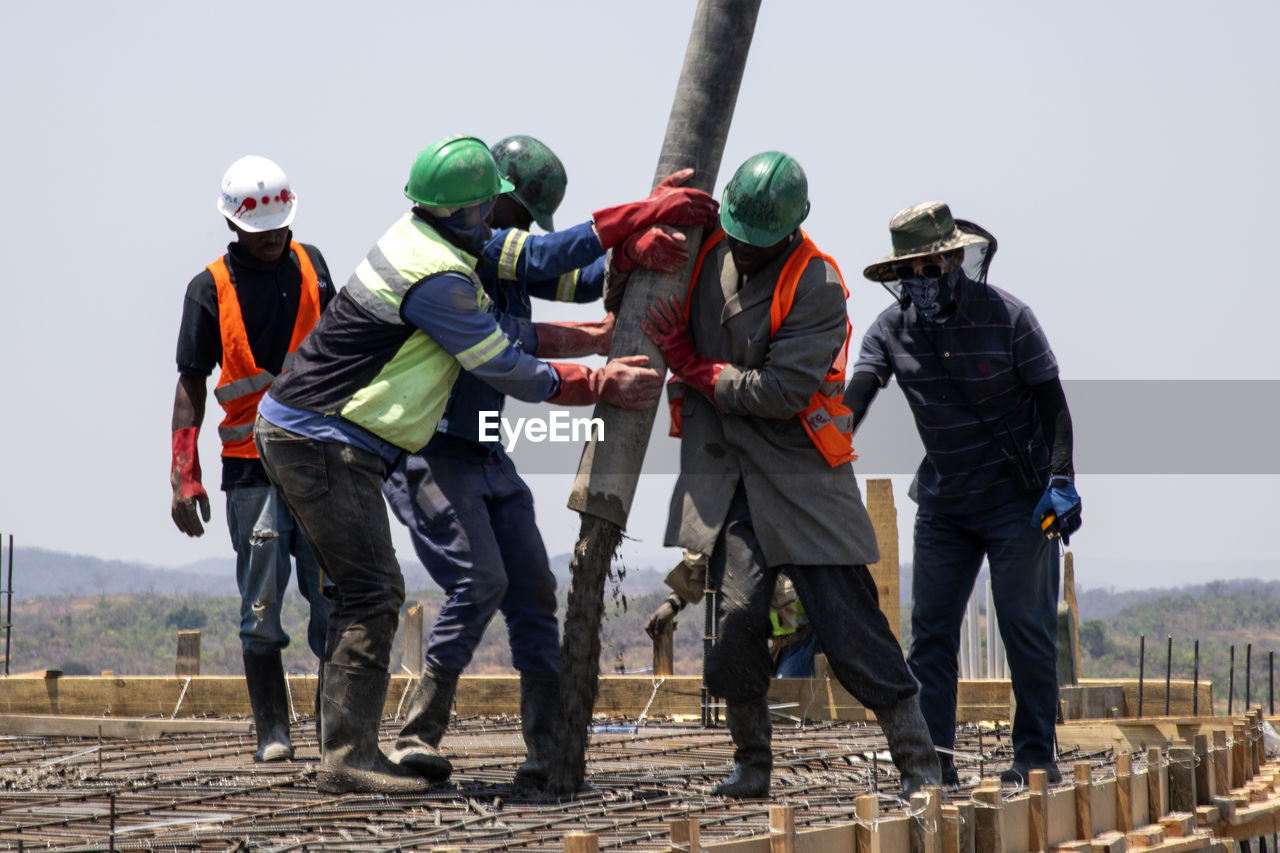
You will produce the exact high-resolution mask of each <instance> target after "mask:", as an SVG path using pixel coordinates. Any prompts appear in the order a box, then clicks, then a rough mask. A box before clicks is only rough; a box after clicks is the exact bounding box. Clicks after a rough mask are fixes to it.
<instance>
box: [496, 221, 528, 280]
mask: <svg viewBox="0 0 1280 853" xmlns="http://www.w3.org/2000/svg"><path fill="white" fill-rule="evenodd" d="M528 239H529V232H528V231H521V230H520V229H519V228H512V229H511V230H510V231H508V232H507V237H506V239H505V240H503V241H502V252H501V253H500V254H499V255H498V278H499V279H501V280H502V281H517V280H518V279H519V274H518V273H517V267H518V265H519V263H520V253H521V252H522V251H524V241H525V240H528Z"/></svg>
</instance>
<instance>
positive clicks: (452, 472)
mask: <svg viewBox="0 0 1280 853" xmlns="http://www.w3.org/2000/svg"><path fill="white" fill-rule="evenodd" d="M491 152H492V154H493V156H494V159H495V161H496V162H497V164H498V169H499V172H500V174H501V175H502V176H503V177H504V178H505V179H506V180H507V181H509V182H510V183H511V185H512V189H511V190H510V191H509V192H507V193H505V194H503V195H500V196H498V198H497V199H496V200H495V202H494V206H493V212H492V213H491V214H490V221H491V224H492V226H493V227H494V228H496V229H497V230H496V231H495V232H494V234H493V236H492V238H491V239H490V240H489V241H488V243H486V244H485V247H484V249H483V250H482V252H481V257H482V258H483V262H482V263H481V264H480V266H479V267H478V268H477V275H478V276H479V278H480V281H481V282H482V284H483V285H484V289H485V293H486V294H487V295H488V296H489V298H490V299H491V300H492V301H493V303H494V304H495V306H496V307H497V308H498V309H499V310H500V311H501V312H502V315H503V316H502V317H500V323H501V324H502V325H503V327H504V328H507V329H508V333H509V335H510V336H511V337H514V338H516V339H517V340H519V341H520V342H521V344H522V346H523V348H524V349H525V351H527V352H532V353H534V354H535V355H536V356H537V357H539V358H573V357H577V356H583V355H594V354H601V355H604V354H607V353H608V351H609V345H610V341H611V339H612V335H613V322H612V320H613V317H612V315H610V316H609V317H608V318H607V319H606V320H605V321H604V322H598V323H559V324H557V323H537V324H534V323H532V322H531V320H530V318H531V316H532V308H531V305H530V296H531V295H532V296H538V297H540V298H543V299H559V300H562V301H575V302H585V301H589V300H593V299H599V298H600V295H601V290H602V288H603V284H604V268H605V243H604V240H603V239H602V238H601V236H599V235H598V233H597V229H598V228H602V227H604V226H606V225H607V224H608V218H607V216H606V217H605V218H603V219H602V218H601V216H600V215H599V214H597V218H596V221H595V224H594V225H593V223H592V222H591V221H587V222H584V223H581V224H579V225H575V226H573V227H571V228H567V229H564V230H563V231H557V232H555V233H551V234H544V235H530V234H529V231H528V229H529V228H530V226H531V225H532V224H533V222H535V221H536V222H537V223H538V224H539V225H540V226H541V227H542V228H543V229H545V230H547V231H551V230H552V229H553V227H554V223H553V219H552V216H553V214H554V213H555V211H556V208H557V207H559V205H560V201H561V199H562V198H563V197H564V190H565V186H566V183H567V176H566V174H565V170H564V166H563V165H562V164H561V162H560V159H559V158H558V157H556V155H555V154H554V152H552V151H551V149H550V148H548V147H547V146H546V145H544V144H543V143H542V142H540V141H538V140H536V139H534V138H532V137H528V136H512V137H508V138H506V139H504V140H502V141H500V142H498V143H497V144H496V145H494V146H493V148H492V149H491ZM687 171H688V173H690V174H691V173H692V170H687ZM687 177H688V175H687V174H684V173H681V174H680V175H678V176H677V177H676V182H682V181H683V180H684V179H685V178H687ZM686 195H687V196H688V197H689V198H690V199H696V200H698V202H699V204H698V205H697V206H696V207H694V208H693V210H692V213H693V218H692V219H691V218H690V216H689V213H688V212H686V211H685V210H684V209H682V208H679V207H676V208H673V209H672V210H671V211H670V212H668V213H667V214H665V215H666V216H669V217H672V218H673V220H674V221H677V222H682V223H687V224H693V222H697V224H705V223H706V222H708V221H711V220H713V219H714V218H715V212H716V208H715V202H714V201H713V200H712V199H711V197H710V196H708V195H706V194H705V193H701V192H699V191H696V190H690V191H686ZM651 231H652V232H653V233H650V232H651ZM604 233H605V234H606V235H607V234H608V232H607V231H605V232H604ZM673 235H674V236H673ZM683 239H684V235H683V234H681V233H680V232H678V231H675V230H674V229H670V228H669V227H667V226H663V225H653V226H651V227H649V228H642V229H640V230H638V231H636V232H635V233H634V234H632V235H629V236H627V239H626V240H624V241H622V243H621V244H619V245H618V246H617V248H615V250H614V253H613V257H614V258H615V263H617V262H622V263H630V264H631V266H632V267H634V265H635V262H634V261H630V260H629V258H630V257H635V258H636V259H638V260H639V261H640V262H641V263H645V264H647V265H650V266H660V267H661V268H662V269H664V270H666V271H674V270H675V269H678V268H679V266H680V265H682V264H683V263H684V262H685V260H687V254H685V251H684V248H683V246H682V245H681V244H682V242H683ZM655 253H656V254H657V257H656V258H655V257H654V256H655ZM642 358H643V357H642ZM504 400H505V397H504V393H503V390H502V389H501V388H499V387H497V386H494V385H490V384H488V383H487V382H485V381H484V379H483V378H482V377H481V376H479V375H477V374H474V373H471V372H470V371H465V370H464V371H463V372H462V373H461V374H459V376H458V379H457V381H456V382H455V383H454V386H453V391H452V393H451V394H450V396H449V401H448V403H447V404H446V405H445V408H444V416H443V417H442V418H441V421H440V425H439V427H438V428H437V432H436V434H435V436H434V437H433V438H432V439H431V441H430V442H429V443H428V444H427V446H426V447H425V448H423V449H422V451H420V452H419V453H415V454H411V455H407V456H406V457H405V458H404V459H403V460H402V462H401V464H400V465H399V466H397V467H396V469H395V470H394V471H393V472H392V474H391V476H390V477H388V478H387V480H386V482H385V483H384V484H383V493H384V494H385V495H386V497H387V501H388V503H389V504H390V505H391V509H392V511H393V512H394V513H395V515H396V516H397V517H398V518H399V519H400V520H401V521H402V522H403V523H404V524H405V525H406V526H407V527H408V528H409V531H410V533H411V534H412V537H413V545H414V550H415V551H416V552H417V554H418V557H419V559H420V560H421V561H422V564H423V566H425V567H426V569H427V572H428V573H429V574H430V575H431V577H432V579H433V580H434V581H435V582H436V583H437V584H439V585H440V587H441V588H442V589H443V590H444V591H445V592H446V594H447V598H446V600H445V603H444V605H443V607H442V608H441V610H440V613H439V615H438V617H437V619H436V623H435V626H434V628H433V629H432V631H431V635H430V639H429V641H428V643H427V648H426V652H425V656H424V659H425V668H424V670H423V673H422V676H421V678H420V679H419V681H418V684H417V685H416V687H415V689H414V692H413V693H412V694H411V696H410V697H409V702H408V704H407V706H406V709H405V723H404V726H403V727H402V728H401V730H400V735H399V737H398V738H397V740H396V752H394V753H393V754H392V758H394V759H395V760H396V761H397V762H399V763H400V764H403V765H407V766H413V767H418V768H421V769H422V771H423V772H424V773H425V774H426V775H428V776H429V777H430V778H433V779H442V778H447V777H448V775H449V773H450V771H451V767H450V765H449V761H448V759H447V758H445V757H444V756H442V755H441V754H440V751H439V749H438V747H439V744H440V741H441V738H442V737H443V735H444V733H445V730H446V728H447V727H448V723H449V708H450V706H451V704H452V700H453V695H454V691H455V689H456V686H457V682H458V675H459V674H460V673H461V672H462V671H463V670H464V669H465V668H466V666H467V664H468V663H470V661H471V657H472V655H473V653H474V652H475V648H476V646H477V644H478V643H479V642H480V640H481V638H482V637H483V636H484V631H485V628H486V627H487V626H488V624H489V622H490V620H491V619H492V618H493V615H494V613H495V612H497V611H499V610H501V612H502V615H503V618H504V620H505V622H506V627H507V634H508V636H509V638H510V644H511V658H512V663H513V665H514V666H515V668H516V670H518V671H519V673H520V722H521V728H522V732H523V735H524V741H525V746H526V748H527V757H526V760H525V762H524V764H523V765H521V767H520V768H519V769H518V770H517V771H516V775H515V785H516V787H517V788H522V789H531V790H538V791H543V790H547V788H548V785H549V783H550V781H551V780H550V767H551V764H552V763H553V756H554V755H555V754H556V753H557V751H558V750H559V749H560V740H561V736H562V733H563V729H564V713H563V709H562V707H561V703H560V632H559V626H558V623H557V621H556V612H555V611H556V580H555V576H554V575H553V574H552V573H551V567H550V563H549V561H548V559H547V551H546V547H545V546H544V545H543V542H542V535H541V534H540V533H539V532H538V525H537V520H536V518H535V516H534V509H533V495H532V493H531V492H530V491H529V487H528V486H527V485H525V482H524V480H522V479H521V478H520V476H519V474H517V473H516V469H515V465H514V464H513V463H512V461H511V459H510V457H509V456H508V455H507V453H506V451H505V450H504V449H503V447H502V444H501V442H500V441H496V440H485V439H482V438H481V435H480V429H479V420H480V417H481V413H485V412H489V413H496V412H500V411H501V410H502V407H503V402H504Z"/></svg>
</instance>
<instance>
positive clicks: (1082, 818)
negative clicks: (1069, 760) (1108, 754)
mask: <svg viewBox="0 0 1280 853" xmlns="http://www.w3.org/2000/svg"><path fill="white" fill-rule="evenodd" d="M1074 773H1075V797H1076V838H1077V839H1079V840H1081V841H1088V840H1089V839H1090V838H1093V802H1092V800H1090V792H1091V789H1092V787H1093V775H1092V773H1091V772H1090V770H1089V762H1087V761H1078V762H1076V764H1075V768H1074Z"/></svg>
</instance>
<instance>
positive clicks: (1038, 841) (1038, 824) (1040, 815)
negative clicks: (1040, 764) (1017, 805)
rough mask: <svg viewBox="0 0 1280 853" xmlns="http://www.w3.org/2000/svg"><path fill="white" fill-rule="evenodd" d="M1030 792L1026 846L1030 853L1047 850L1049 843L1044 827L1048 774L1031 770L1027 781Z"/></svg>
mask: <svg viewBox="0 0 1280 853" xmlns="http://www.w3.org/2000/svg"><path fill="white" fill-rule="evenodd" d="M1027 788H1028V790H1029V791H1030V795H1029V799H1028V801H1027V815H1028V819H1027V844H1028V849H1030V850H1032V851H1038V850H1048V849H1049V841H1048V835H1047V833H1046V829H1047V827H1046V825H1045V813H1044V812H1045V795H1046V794H1048V792H1049V774H1048V773H1046V772H1045V771H1043V770H1032V771H1031V773H1030V776H1029V778H1028V779H1027Z"/></svg>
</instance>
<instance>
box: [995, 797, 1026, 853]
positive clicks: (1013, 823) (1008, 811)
mask: <svg viewBox="0 0 1280 853" xmlns="http://www.w3.org/2000/svg"><path fill="white" fill-rule="evenodd" d="M1030 834H1031V798H1030V797H1029V796H1027V795H1026V794H1023V795H1021V796H1018V797H1012V798H1010V799H1008V800H1005V801H1004V803H1003V805H1002V807H1001V809H1000V838H1001V840H1002V841H1003V843H1004V850H1003V853H1026V850H1027V838H1028V837H1029V836H1030Z"/></svg>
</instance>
